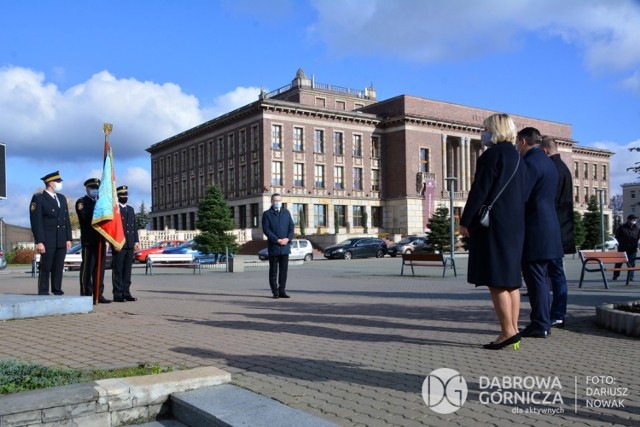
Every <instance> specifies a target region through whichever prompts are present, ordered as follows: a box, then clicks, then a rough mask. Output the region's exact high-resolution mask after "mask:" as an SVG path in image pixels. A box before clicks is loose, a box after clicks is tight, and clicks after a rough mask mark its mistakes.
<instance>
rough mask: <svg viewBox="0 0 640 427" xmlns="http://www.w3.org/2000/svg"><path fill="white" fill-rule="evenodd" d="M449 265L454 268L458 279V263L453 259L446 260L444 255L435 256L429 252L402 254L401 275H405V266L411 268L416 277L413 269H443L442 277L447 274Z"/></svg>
mask: <svg viewBox="0 0 640 427" xmlns="http://www.w3.org/2000/svg"><path fill="white" fill-rule="evenodd" d="M447 264H451V268H453V275H454V276H455V277H458V273H457V272H456V263H455V261H454V260H453V258H447V259H445V258H444V255H443V254H442V253H438V254H434V253H429V252H412V253H408V254H402V268H401V269H400V275H401V276H403V275H404V266H405V265H408V266H409V267H411V273H412V274H413V275H414V276H415V275H416V273H415V271H414V270H413V267H442V277H444V275H445V274H446V272H447Z"/></svg>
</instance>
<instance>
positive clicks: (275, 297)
mask: <svg viewBox="0 0 640 427" xmlns="http://www.w3.org/2000/svg"><path fill="white" fill-rule="evenodd" d="M271 298H273V299H278V298H280V295H278V294H273V296H272V297H271Z"/></svg>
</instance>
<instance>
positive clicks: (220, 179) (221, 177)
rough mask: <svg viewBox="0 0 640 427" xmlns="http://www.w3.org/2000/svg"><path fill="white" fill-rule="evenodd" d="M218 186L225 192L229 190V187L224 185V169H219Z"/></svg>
mask: <svg viewBox="0 0 640 427" xmlns="http://www.w3.org/2000/svg"><path fill="white" fill-rule="evenodd" d="M218 187H220V190H221V191H222V192H223V193H224V192H225V191H227V187H226V186H225V185H224V171H218Z"/></svg>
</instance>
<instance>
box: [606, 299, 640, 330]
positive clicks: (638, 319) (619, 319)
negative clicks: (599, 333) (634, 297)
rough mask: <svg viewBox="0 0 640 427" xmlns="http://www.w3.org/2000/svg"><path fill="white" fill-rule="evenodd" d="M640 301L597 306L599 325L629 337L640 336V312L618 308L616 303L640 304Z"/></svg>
mask: <svg viewBox="0 0 640 427" xmlns="http://www.w3.org/2000/svg"><path fill="white" fill-rule="evenodd" d="M638 304H640V301H631V302H627V303H622V304H601V305H599V306H596V322H597V323H598V325H599V326H602V327H603V328H606V329H609V330H610V331H614V332H618V333H619V334H624V335H627V336H629V337H640V314H638V313H631V312H628V311H622V310H616V309H615V308H614V307H615V306H616V305H627V306H632V305H638Z"/></svg>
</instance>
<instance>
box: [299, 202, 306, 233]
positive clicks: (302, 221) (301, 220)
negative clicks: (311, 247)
mask: <svg viewBox="0 0 640 427" xmlns="http://www.w3.org/2000/svg"><path fill="white" fill-rule="evenodd" d="M298 223H299V225H300V235H301V236H304V235H305V230H304V228H305V227H306V225H307V224H306V223H305V218H304V208H302V207H300V211H299V212H298Z"/></svg>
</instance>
